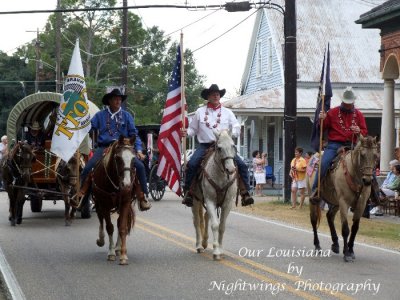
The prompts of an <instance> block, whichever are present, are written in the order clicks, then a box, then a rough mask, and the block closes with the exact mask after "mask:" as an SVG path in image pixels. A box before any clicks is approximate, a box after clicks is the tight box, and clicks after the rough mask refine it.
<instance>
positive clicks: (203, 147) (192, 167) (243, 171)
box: [185, 144, 250, 191]
mask: <svg viewBox="0 0 400 300" xmlns="http://www.w3.org/2000/svg"><path fill="white" fill-rule="evenodd" d="M210 145H211V144H199V145H198V147H197V149H196V151H194V153H193V155H192V156H191V157H190V160H189V161H188V163H187V166H186V176H185V190H189V189H190V186H191V184H192V182H193V179H194V178H195V177H196V175H197V172H198V170H199V168H200V164H201V161H202V160H203V158H204V155H205V153H206V151H207V149H208V148H209V147H210ZM234 161H235V163H236V165H237V168H238V171H239V175H240V177H241V178H242V180H243V182H244V185H245V187H246V191H250V180H249V170H248V169H247V166H246V164H245V163H244V161H243V160H242V159H241V158H240V157H239V156H238V155H236V156H235V157H234Z"/></svg>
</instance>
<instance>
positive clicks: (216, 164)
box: [192, 130, 238, 260]
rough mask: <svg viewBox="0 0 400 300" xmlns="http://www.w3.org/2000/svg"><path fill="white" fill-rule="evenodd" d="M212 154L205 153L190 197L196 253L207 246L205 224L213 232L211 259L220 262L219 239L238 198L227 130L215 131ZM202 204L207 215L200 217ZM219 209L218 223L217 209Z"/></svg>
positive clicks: (220, 246) (220, 249)
mask: <svg viewBox="0 0 400 300" xmlns="http://www.w3.org/2000/svg"><path fill="white" fill-rule="evenodd" d="M213 132H214V135H215V136H216V142H215V147H214V151H213V152H211V153H209V154H207V155H206V158H205V159H204V161H203V163H202V170H201V174H200V181H198V182H196V183H195V186H194V190H193V196H194V198H195V199H197V200H196V201H194V203H193V207H192V213H193V224H194V228H195V230H196V249H197V253H200V252H203V249H205V248H207V243H208V221H210V223H211V230H212V233H213V237H214V241H213V249H214V250H213V258H214V260H220V259H221V255H222V254H223V249H222V239H223V236H224V232H225V224H226V219H227V217H228V215H229V212H230V211H231V208H232V203H233V199H234V198H235V196H236V195H237V190H238V186H237V176H238V175H237V169H236V166H235V163H234V157H235V155H236V147H235V144H234V142H233V140H232V138H231V136H230V134H229V132H228V131H226V130H223V131H221V132H218V131H216V130H213ZM203 205H204V206H205V208H206V213H205V214H203ZM219 209H220V220H218V213H217V210H219Z"/></svg>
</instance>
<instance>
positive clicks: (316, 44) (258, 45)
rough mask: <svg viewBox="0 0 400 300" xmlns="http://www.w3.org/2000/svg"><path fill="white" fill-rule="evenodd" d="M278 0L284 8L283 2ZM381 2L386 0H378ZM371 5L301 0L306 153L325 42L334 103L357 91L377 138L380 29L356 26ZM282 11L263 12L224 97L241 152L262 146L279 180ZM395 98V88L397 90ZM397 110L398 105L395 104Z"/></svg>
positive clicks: (300, 109) (300, 87) (300, 125)
mask: <svg viewBox="0 0 400 300" xmlns="http://www.w3.org/2000/svg"><path fill="white" fill-rule="evenodd" d="M274 2H275V3H278V4H280V5H281V6H284V1H283V0H276V1H274ZM382 2H383V1H382ZM370 9H371V5H369V4H368V3H367V2H363V1H352V0H326V1H313V0H299V1H297V2H296V14H297V77H298V79H297V120H296V123H297V127H296V128H297V129H296V136H297V146H301V147H303V148H304V150H305V151H310V150H311V146H310V136H311V130H312V121H313V117H314V112H315V107H316V100H317V95H318V87H319V80H320V76H321V69H322V62H323V56H324V50H325V47H326V45H327V44H328V42H329V44H330V56H331V64H330V67H331V82H332V88H333V98H332V102H331V107H334V106H337V105H339V104H340V102H341V100H340V97H341V95H342V93H343V90H344V89H345V88H346V87H347V86H352V87H353V90H354V92H355V93H356V96H357V100H356V104H355V105H356V107H357V108H359V109H360V110H361V111H362V112H363V114H364V115H365V117H366V121H367V126H368V131H369V134H370V135H373V136H380V134H381V115H382V106H383V98H384V92H383V88H384V87H383V82H382V79H381V75H380V73H379V61H378V60H377V58H376V56H377V53H378V50H379V49H380V38H379V31H378V30H373V29H372V30H362V28H361V26H360V25H358V24H356V23H355V20H357V19H358V18H359V17H360V15H361V14H363V13H364V12H366V11H368V10H370ZM283 45H284V34H283V15H282V14H281V13H280V12H278V11H277V10H274V9H269V8H268V7H266V8H263V9H260V10H259V12H258V14H257V18H256V21H255V24H254V29H253V33H252V38H251V43H250V46H249V51H248V58H247V62H246V67H245V70H244V73H243V77H242V92H241V94H242V95H241V96H239V97H237V98H233V99H231V100H228V101H226V102H224V106H226V107H229V108H231V109H232V110H233V112H234V113H235V115H236V116H237V117H238V119H239V120H241V122H242V125H243V127H242V128H243V134H242V137H241V140H239V141H237V144H238V146H239V147H240V154H241V155H242V156H243V157H245V158H249V157H250V156H251V153H252V151H253V150H262V151H267V152H268V154H269V157H268V162H269V164H270V165H272V166H273V168H274V173H275V174H276V175H280V177H281V178H280V182H283V180H282V178H283V175H284V174H282V172H283V167H282V166H283V157H284V155H286V158H287V159H291V158H292V157H293V156H294V153H285V151H284V143H283V113H284V103H285V100H284V71H283V70H284V61H283V57H284V56H283V50H284V46H283ZM395 94H396V96H395V99H396V98H397V99H400V90H399V89H396V90H395ZM395 110H396V112H397V111H398V110H399V103H395Z"/></svg>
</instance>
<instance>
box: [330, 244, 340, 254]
mask: <svg viewBox="0 0 400 300" xmlns="http://www.w3.org/2000/svg"><path fill="white" fill-rule="evenodd" d="M331 250H332V251H333V253H336V254H338V253H339V245H335V244H332V246H331Z"/></svg>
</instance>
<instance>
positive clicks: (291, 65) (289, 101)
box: [283, 0, 297, 202]
mask: <svg viewBox="0 0 400 300" xmlns="http://www.w3.org/2000/svg"><path fill="white" fill-rule="evenodd" d="M284 36H285V54H284V57H285V59H284V63H285V70H284V77H285V107H284V115H283V118H284V119H283V127H284V128H283V130H284V147H283V148H284V152H283V154H284V155H283V163H284V170H285V171H284V174H285V175H284V178H285V180H284V190H283V199H284V201H285V202H289V201H290V196H291V179H290V177H289V172H290V162H291V159H292V158H293V157H294V149H295V148H296V120H297V115H296V114H297V54H296V1H295V0H286V1H285V14H284Z"/></svg>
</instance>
